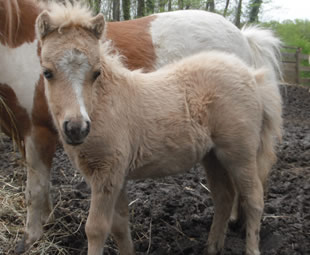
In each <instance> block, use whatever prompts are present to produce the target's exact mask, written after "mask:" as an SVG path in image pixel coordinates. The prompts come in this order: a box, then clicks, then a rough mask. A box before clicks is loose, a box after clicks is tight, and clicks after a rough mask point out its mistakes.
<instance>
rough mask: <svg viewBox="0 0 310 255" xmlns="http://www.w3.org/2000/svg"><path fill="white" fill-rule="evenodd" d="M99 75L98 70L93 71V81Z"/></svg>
mask: <svg viewBox="0 0 310 255" xmlns="http://www.w3.org/2000/svg"><path fill="white" fill-rule="evenodd" d="M99 75H100V71H95V72H94V73H93V79H94V81H95V80H96V79H97V78H98V76H99Z"/></svg>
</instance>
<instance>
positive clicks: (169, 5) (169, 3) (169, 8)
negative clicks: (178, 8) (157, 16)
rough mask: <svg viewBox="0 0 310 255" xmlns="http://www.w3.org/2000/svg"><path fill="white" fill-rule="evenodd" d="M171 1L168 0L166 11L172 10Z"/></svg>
mask: <svg viewBox="0 0 310 255" xmlns="http://www.w3.org/2000/svg"><path fill="white" fill-rule="evenodd" d="M171 2H172V0H168V11H169V12H171V10H172V6H171V5H172V3H171Z"/></svg>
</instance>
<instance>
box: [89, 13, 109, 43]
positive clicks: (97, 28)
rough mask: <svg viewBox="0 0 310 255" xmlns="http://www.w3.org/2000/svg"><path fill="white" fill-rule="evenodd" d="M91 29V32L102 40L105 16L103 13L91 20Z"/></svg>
mask: <svg viewBox="0 0 310 255" xmlns="http://www.w3.org/2000/svg"><path fill="white" fill-rule="evenodd" d="M90 22H91V27H90V30H91V32H92V33H93V34H94V35H95V36H96V37H97V38H98V39H100V38H101V36H102V34H103V31H104V25H105V21H104V16H103V14H102V13H99V14H98V15H97V16H96V17H94V18H92V19H91V21H90Z"/></svg>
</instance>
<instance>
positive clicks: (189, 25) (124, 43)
mask: <svg viewBox="0 0 310 255" xmlns="http://www.w3.org/2000/svg"><path fill="white" fill-rule="evenodd" d="M53 4H55V2H54V3H53ZM67 4H68V2H67ZM41 11H42V8H41V7H40V6H39V5H38V3H37V1H36V0H0V56H1V57H0V97H1V99H3V102H5V104H6V106H7V107H8V108H9V109H10V110H9V111H8V112H7V111H6V110H5V109H7V108H3V107H1V102H2V101H0V128H1V130H2V131H4V132H5V133H6V134H8V135H9V136H12V137H13V138H15V139H14V140H15V141H17V142H18V144H19V146H20V149H21V151H22V152H24V154H25V159H26V163H27V184H26V190H25V195H26V205H27V218H26V224H25V230H24V237H23V238H22V241H21V242H20V243H19V245H18V247H17V250H16V252H18V253H21V252H23V251H24V250H27V249H28V248H29V247H30V246H31V245H32V244H33V242H35V241H36V240H37V239H39V238H40V237H41V236H42V234H43V224H45V222H46V221H47V220H48V219H51V218H52V217H51V214H52V212H53V210H52V208H53V207H52V201H51V198H50V174H51V172H50V170H51V165H52V159H53V155H54V152H55V149H56V144H57V143H58V135H57V132H56V131H55V128H54V125H53V121H52V118H51V116H50V114H49V112H48V107H47V103H46V98H45V95H44V84H43V83H44V82H43V76H42V75H41V66H40V59H39V54H40V47H39V45H38V41H37V38H36V36H35V30H34V27H35V26H34V25H35V20H36V18H37V16H38V15H39V14H40V13H41ZM163 27H164V29H163ZM105 31H106V32H105V36H104V38H103V39H104V40H107V39H108V40H112V41H113V45H114V46H115V47H116V48H117V50H118V51H120V52H121V54H122V55H124V56H125V58H124V61H125V62H126V66H127V67H128V68H129V69H132V70H134V69H141V68H142V69H143V70H144V71H145V72H149V71H152V70H155V69H158V68H160V67H161V66H163V65H166V64H168V63H171V62H173V61H176V60H177V59H181V58H183V57H185V56H189V55H192V54H194V53H198V52H201V51H204V50H211V49H212V50H219V51H224V52H230V53H234V54H236V55H237V56H239V57H240V58H241V59H242V60H244V61H245V62H246V63H247V64H249V65H251V66H255V67H261V66H268V71H269V72H270V76H272V77H274V82H272V84H274V85H275V86H277V75H276V74H277V73H278V72H279V71H280V66H279V63H280V62H279V58H278V53H279V46H280V41H279V40H278V39H277V38H275V37H274V36H273V35H272V33H271V32H270V31H268V30H265V29H261V28H258V27H246V28H243V29H242V30H239V29H238V28H237V27H235V26H234V25H233V24H232V23H230V22H229V21H227V20H226V19H225V18H224V17H222V16H221V15H218V14H215V13H210V12H205V11H199V10H182V11H174V12H165V13H159V14H153V15H151V16H148V17H144V18H139V19H136V20H129V21H122V22H107V23H106V28H105ZM180 31H183V33H180ZM184 34H186V36H184ZM9 113H11V115H10V114H9ZM12 120H14V121H12ZM12 131H13V132H12ZM266 169H269V167H268V166H266V167H264V168H262V169H261V171H260V177H261V179H262V180H265V179H266V177H267V176H268V171H267V172H266V171H264V170H266ZM263 182H264V181H263ZM236 197H237V196H236ZM236 204H237V203H236ZM232 216H233V217H232V218H234V219H236V218H237V217H236V216H237V215H236V214H233V213H232Z"/></svg>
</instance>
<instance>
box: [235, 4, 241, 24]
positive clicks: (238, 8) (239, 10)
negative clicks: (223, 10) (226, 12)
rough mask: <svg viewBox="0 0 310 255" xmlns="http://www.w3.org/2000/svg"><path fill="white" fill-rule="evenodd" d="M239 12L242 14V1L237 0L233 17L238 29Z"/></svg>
mask: <svg viewBox="0 0 310 255" xmlns="http://www.w3.org/2000/svg"><path fill="white" fill-rule="evenodd" d="M241 12H242V0H239V2H238V7H237V11H236V17H235V25H236V26H237V27H239V28H240V19H241Z"/></svg>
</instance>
